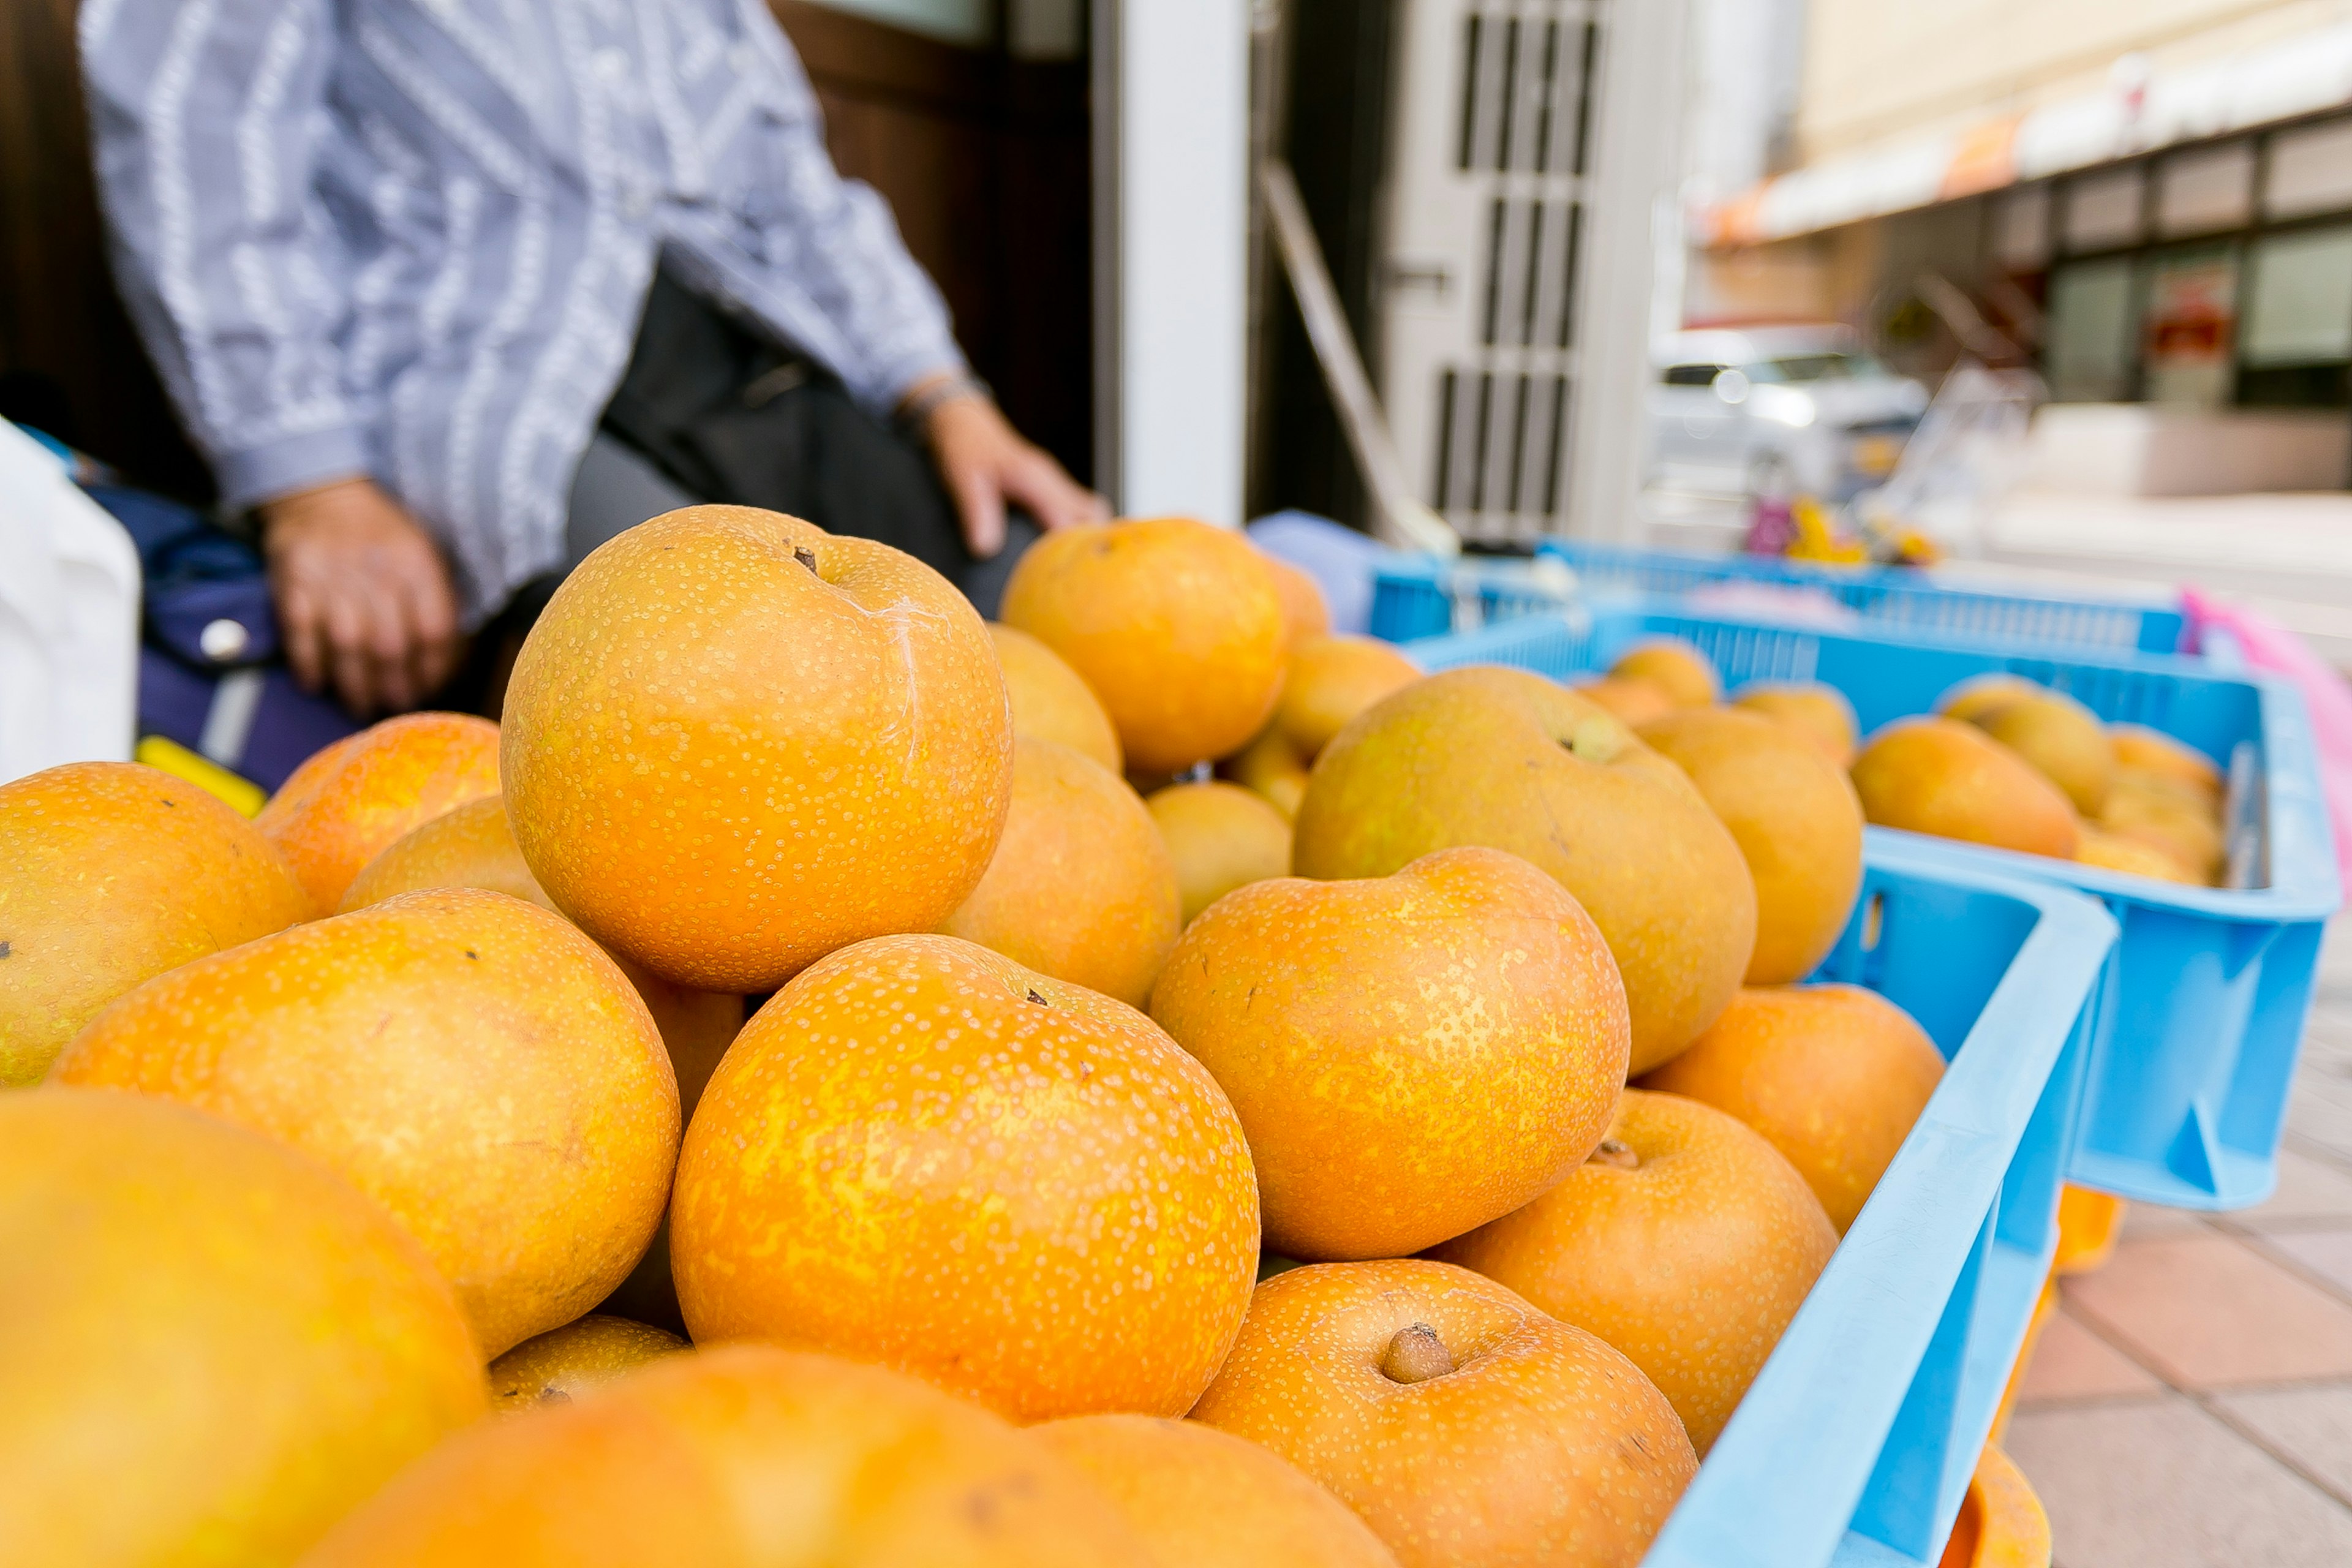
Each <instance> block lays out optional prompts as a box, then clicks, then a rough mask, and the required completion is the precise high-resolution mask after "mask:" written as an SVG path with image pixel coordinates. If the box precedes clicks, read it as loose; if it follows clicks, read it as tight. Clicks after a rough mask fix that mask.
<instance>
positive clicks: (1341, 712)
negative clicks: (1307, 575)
mask: <svg viewBox="0 0 2352 1568" xmlns="http://www.w3.org/2000/svg"><path fill="white" fill-rule="evenodd" d="M1419 679H1421V670H1420V668H1419V667H1418V666H1416V665H1415V664H1414V663H1413V662H1412V660H1411V659H1409V658H1406V657H1405V656H1404V655H1403V654H1402V653H1399V652H1398V651H1397V650H1396V649H1395V647H1392V646H1391V645H1390V644H1388V643H1384V642H1381V641H1379V640H1378V639H1376V638H1373V637H1310V638H1307V640H1305V641H1303V642H1301V643H1299V644H1298V645H1297V646H1296V647H1293V648H1292V649H1291V650H1290V670H1289V675H1288V678H1287V679H1286V680H1285V681H1284V683H1283V688H1282V700H1281V701H1280V702H1279V703H1277V704H1276V707H1275V710H1274V722H1275V724H1276V727H1278V728H1279V729H1280V730H1281V731H1282V732H1283V733H1284V734H1285V735H1286V736H1288V737H1289V738H1290V743H1291V745H1292V746H1293V747H1295V748H1296V749H1297V752H1298V754H1299V756H1300V757H1302V758H1304V759H1305V760H1306V761H1307V763H1309V764H1310V765H1311V764H1312V763H1314V761H1315V759H1316V758H1317V757H1318V756H1321V755H1322V754H1323V748H1324V747H1326V746H1328V745H1329V744H1330V743H1331V737H1332V736H1334V735H1337V734H1338V733H1339V731H1341V730H1343V729H1345V728H1346V727H1347V725H1348V722H1349V721H1350V720H1352V719H1353V718H1355V716H1356V715H1357V714H1359V713H1361V712H1362V711H1363V710H1365V709H1367V708H1370V706H1371V705H1372V704H1373V703H1375V702H1378V701H1379V700H1381V698H1383V697H1386V696H1387V695H1388V694H1389V693H1390V692H1391V691H1394V690H1396V689H1398V688H1399V687H1401V686H1410V685H1412V683H1413V682H1414V681H1416V680H1419Z"/></svg>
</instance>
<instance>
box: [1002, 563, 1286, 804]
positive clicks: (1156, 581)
mask: <svg viewBox="0 0 2352 1568" xmlns="http://www.w3.org/2000/svg"><path fill="white" fill-rule="evenodd" d="M1003 614H1004V620H1005V624H1006V625H1008V626H1018V627H1019V628H1020V629H1021V630H1023V631H1024V632H1027V633H1029V634H1030V635H1031V636H1033V637H1036V638H1038V639H1039V640H1040V641H1042V642H1044V643H1045V646H1046V647H1050V648H1052V649H1053V650H1054V651H1055V653H1057V654H1060V655H1061V656H1062V658H1064V659H1066V660H1067V661H1068V663H1069V665H1070V667H1071V668H1074V669H1076V671H1077V672H1078V674H1079V675H1081V676H1082V677H1084V678H1085V679H1086V683H1087V685H1088V686H1089V687H1092V688H1093V689H1094V691H1095V694H1096V695H1097V696H1098V697H1100V698H1101V699H1102V702H1103V707H1104V708H1105V709H1106V710H1108V712H1109V714H1110V721H1111V724H1112V726H1113V727H1114V728H1115V729H1117V730H1118V739H1119V745H1120V747H1121V748H1122V750H1123V751H1124V752H1125V753H1126V756H1127V764H1128V767H1129V769H1130V770H1134V771H1139V772H1144V773H1154V772H1160V773H1177V772H1180V771H1181V770H1182V769H1185V768H1188V767H1191V766H1192V764H1193V763H1199V762H1204V761H1209V760H1212V759H1214V758H1217V757H1222V756H1224V755H1226V754H1227V753H1229V752H1234V751H1237V750H1239V749H1240V748H1241V747H1242V746H1243V745H1244V744H1245V743H1246V742H1248V740H1249V738H1250V737H1251V736H1252V735H1255V734H1256V733H1257V731H1258V729H1259V727H1260V726H1261V725H1263V724H1264V723H1265V720H1266V716H1267V715H1268V714H1269V713H1271V712H1273V711H1274V704H1275V699H1276V697H1278V696H1280V695H1281V690H1282V676H1283V663H1284V654H1285V652H1286V649H1287V647H1288V646H1289V627H1288V626H1287V624H1286V621H1285V618H1284V614H1283V601H1282V594H1281V590H1280V588H1279V587H1278V586H1277V585H1276V582H1275V575H1274V570H1273V568H1272V566H1271V565H1270V564H1269V563H1268V557H1266V556H1265V555H1264V554H1263V553H1261V552H1258V551H1257V550H1256V549H1255V548H1253V547H1252V546H1251V545H1250V543H1249V542H1247V541H1246V540H1244V539H1243V538H1242V536H1241V535H1240V534H1238V533H1235V532H1234V531H1230V530H1227V529H1221V528H1213V527H1212V526H1210V525H1209V524H1208V523H1205V522H1198V521H1193V520H1192V519H1190V518H1181V517H1162V518H1150V519H1145V520H1141V521H1120V522H1108V523H1087V524H1081V525H1079V526H1077V527H1075V528H1063V529H1056V530H1055V531H1053V532H1052V533H1049V534H1047V535H1046V536H1045V538H1043V539H1041V540H1039V541H1038V542H1036V543H1035V544H1034V545H1032V546H1031V547H1030V548H1029V550H1028V552H1026V553H1025V554H1024V555H1023V556H1022V557H1021V563H1020V564H1019V565H1018V566H1015V567H1014V568H1013V579H1012V581H1011V582H1009V583H1007V584H1005V588H1004V610H1003Z"/></svg>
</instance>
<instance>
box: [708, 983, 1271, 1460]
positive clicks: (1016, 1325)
mask: <svg viewBox="0 0 2352 1568" xmlns="http://www.w3.org/2000/svg"><path fill="white" fill-rule="evenodd" d="M1257 1250H1258V1205H1257V1183H1256V1179H1255V1176H1254V1175H1253V1173H1252V1172H1251V1168H1250V1155H1249V1147H1248V1144H1247V1143H1246V1142H1245V1141H1244V1138H1243V1135H1242V1127H1241V1123H1240V1121H1238V1120H1237V1119H1236V1118H1235V1117H1234V1111H1233V1107H1232V1106H1231V1105H1230V1104H1228V1103H1227V1102H1226V1100H1225V1097H1224V1095H1223V1093H1222V1092H1221V1091H1220V1090H1219V1089H1218V1088H1217V1086H1216V1083H1215V1082H1214V1080H1213V1079H1211V1078H1210V1077H1209V1074H1208V1072H1207V1070H1206V1069H1204V1068H1202V1066H1201V1064H1200V1063H1198V1062H1196V1061H1194V1060H1193V1059H1192V1058H1190V1057H1188V1056H1186V1055H1185V1054H1184V1053H1183V1051H1181V1049H1179V1048H1178V1047H1177V1046H1176V1043H1175V1042H1174V1041H1172V1040H1171V1039H1170V1038H1169V1037H1167V1036H1166V1035H1164V1034H1162V1033H1161V1032H1160V1029H1159V1028H1158V1027H1157V1026H1154V1025H1153V1024H1152V1022H1151V1021H1150V1019H1149V1018H1146V1017H1145V1016H1143V1015H1141V1014H1140V1013H1138V1012H1136V1011H1135V1010H1134V1009H1132V1008H1130V1007H1128V1006H1125V1005H1122V1004H1120V1003H1118V1002H1114V1001H1112V1000H1111V999H1110V998H1108V997H1107V996H1101V995H1097V994H1095V993H1094V992H1091V991H1087V990H1086V989H1084V988H1083V987H1080V986H1076V985H1072V984H1066V983H1065V982H1062V981H1059V980H1055V979H1052V978H1050V977H1048V976H1045V975H1043V974H1038V973H1033V972H1032V971H1030V970H1026V969H1024V968H1022V967H1021V966H1020V965H1019V964H1017V963H1013V961H1012V960H1011V959H1008V958H1004V957H1002V956H1000V955H998V954H996V953H993V952H989V951H988V950H987V949H985V948H982V947H976V946H974V945H972V944H971V943H970V942H961V941H958V940H957V939H955V938H953V937H945V936H900V937H879V938H877V939H875V940H874V941H872V942H862V943H860V944H858V945H857V946H856V947H853V948H848V949H845V950H844V951H842V952H837V953H835V954H834V955H833V956H831V957H830V958H827V959H825V960H824V962H822V963H818V964H816V965H814V966H813V967H812V968H810V969H809V970H808V971H806V972H805V973H803V974H802V975H801V976H800V977H799V978H797V979H796V980H794V981H793V983H792V984H789V985H787V986H785V987H784V989H783V990H782V991H780V992H778V993H777V994H776V995H775V996H774V997H773V998H772V1000H770V1002H769V1003H768V1005H766V1006H764V1007H762V1008H761V1009H760V1012H759V1014H758V1016H755V1017H753V1018H752V1020H751V1023H749V1024H747V1025H745V1026H744V1028H743V1033H742V1034H741V1036H740V1037H738V1038H737V1040H736V1042H735V1045H734V1047H733V1048H732V1049H731V1050H730V1051H729V1052H728V1053H727V1059H726V1060H725V1061H723V1062H721V1063H720V1064H719V1071H718V1073H717V1075H716V1076H714V1077H713V1078H712V1079H711V1080H710V1087H709V1089H706V1090H705V1091H704V1093H703V1097H702V1106H701V1108H700V1110H698V1111H697V1112H696V1113H695V1118H694V1124H693V1125H692V1126H691V1127H690V1128H688V1133H687V1141H686V1150H685V1152H684V1154H683V1155H682V1156H681V1157H680V1159H679V1162H678V1173H677V1190H676V1194H675V1195H674V1197H673V1199H672V1203H671V1208H670V1267H671V1269H672V1271H673V1272H674V1273H675V1275H676V1277H677V1294H678V1300H679V1303H680V1305H681V1306H683V1307H684V1309H685V1311H686V1321H687V1324H688V1328H689V1329H690V1330H691V1331H692V1334H693V1337H694V1340H695V1342H697V1343H698V1344H707V1343H709V1342H712V1341H714V1340H736V1339H767V1340H774V1341H777V1342H782V1343H787V1344H793V1345H800V1346H805V1347H808V1348H811V1349H817V1350H828V1351H832V1352H836V1353H838V1354H842V1355H846V1356H851V1357H853V1358H855V1359H857V1360H860V1361H870V1362H877V1363H882V1364H884V1365H887V1366H895V1367H898V1368H899V1369H901V1370H903V1371H907V1372H911V1373H915V1374H917V1375H918V1376H921V1377H925V1378H928V1379H929V1380H931V1381H932V1382H934V1383H937V1384H940V1386H942V1387H945V1388H948V1389H950V1390H951V1391H953V1392H956V1393H959V1394H966V1395H969V1396H970V1397H971V1398H974V1399H977V1400H979V1401H980V1402H981V1403H982V1404H984V1405H988V1406H990V1407H991V1408H992V1409H994V1410H997V1411H999V1412H1001V1413H1003V1415H1008V1416H1010V1417H1012V1418H1013V1419H1014V1420H1020V1421H1038V1420H1044V1419H1046V1418H1048V1417H1051V1416H1056V1415H1086V1414H1092V1413H1095V1412H1098V1411H1110V1410H1128V1411H1138V1412H1142V1413H1145V1414H1150V1415H1181V1414H1182V1413H1183V1412H1184V1411H1185V1410H1186V1409H1188V1408H1190V1407H1191V1405H1192V1401H1193V1400H1194V1399H1196V1398H1198V1397H1199V1396H1200V1393H1201V1390H1202V1389H1203V1388H1205V1387H1207V1386H1208V1382H1209V1379H1210V1377H1211V1376H1212V1375H1213V1373H1215V1371H1216V1369H1217V1366H1218V1364H1219V1363H1221V1362H1223V1360H1224V1356H1225V1352H1226V1350H1227V1349H1228V1348H1229V1347H1230V1346H1231V1345H1232V1343H1233V1340H1234V1333H1235V1332H1236V1331H1238V1330H1239V1328H1240V1325H1241V1317H1242V1312H1243V1310H1244V1308H1245V1307H1246V1305H1247V1303H1248V1300H1249V1291H1250V1283H1251V1280H1252V1279H1254V1278H1255V1274H1256V1270H1257Z"/></svg>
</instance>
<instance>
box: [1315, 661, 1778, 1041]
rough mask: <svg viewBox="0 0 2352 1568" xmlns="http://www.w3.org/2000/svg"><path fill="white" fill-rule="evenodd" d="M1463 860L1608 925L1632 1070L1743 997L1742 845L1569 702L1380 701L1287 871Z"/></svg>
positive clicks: (1442, 691)
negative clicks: (1499, 861)
mask: <svg viewBox="0 0 2352 1568" xmlns="http://www.w3.org/2000/svg"><path fill="white" fill-rule="evenodd" d="M1460 844H1483V845H1487V846H1490V847H1494V848H1496V849H1507V850H1508V851H1510V852H1511V853H1512V854H1515V855H1518V856H1520V857H1522V858H1526V859H1528V860H1529V861H1532V862H1533V863H1534V864H1535V865H1537V866H1538V867H1539V868H1542V869H1543V870H1545V871H1548V872H1549V873H1550V874H1551V875H1552V877H1554V878H1555V879H1558V881H1559V884H1560V885H1561V886H1562V887H1564V888H1566V889H1568V890H1569V891H1570V893H1571V894H1573V895H1574V896H1575V898H1576V900H1577V902H1579V903H1580V904H1582V905H1583V906H1584V910H1585V912H1586V913H1588V914H1590V915H1591V917H1592V919H1593V922H1594V923H1595V924H1597V925H1598V926H1600V928H1601V935H1602V936H1604V937H1606V938H1607V939H1608V941H1609V950H1610V952H1612V954H1613V955H1614V956H1615V958H1616V960H1617V967H1618V970H1619V972H1620V973H1622V976H1623V978H1624V982H1625V1001H1626V1005H1627V1007H1628V1009H1629V1010H1630V1012H1631V1015H1632V1019H1633V1071H1635V1072H1640V1071H1642V1070H1643V1069H1644V1068H1649V1067H1651V1066H1653V1065H1654V1064H1655V1063H1658V1062H1661V1061H1664V1059H1665V1058H1668V1057H1670V1056H1672V1055H1673V1054H1674V1053H1675V1052H1676V1051H1678V1050H1680V1049H1682V1048H1683V1047H1684V1046H1685V1045H1687V1044H1689V1043H1690V1041H1691V1040H1692V1039H1693V1038H1694V1037H1696V1036H1697V1034H1698V1032H1699V1031H1700V1030H1701V1029H1703V1028H1705V1027H1706V1026H1707V1025H1708V1024H1709V1023H1710V1022H1712V1021H1713V1020H1714V1018H1715V1016H1716V1015H1717V1013H1719V1012H1721V1011H1722V1010H1723V1007H1724V1005H1725V1004H1726V1003H1727V1002H1729V1001H1730V999H1731V994H1732V993H1733V992H1735V991H1737V990H1738V988H1739V979H1740V976H1741V974H1743V973H1745V972H1746V970H1747V968H1748V957H1749V955H1750V954H1751V953H1752V952H1754V951H1755V948H1756V885H1755V882H1754V880H1753V879H1751V878H1750V877H1749V875H1748V863H1747V861H1746V860H1745V859H1743V858H1741V857H1740V853H1739V846H1738V842H1737V841H1735V840H1734V839H1733V837H1731V833H1730V830H1729V829H1727V828H1726V827H1725V826H1723V824H1722V823H1721V822H1719V821H1718V820H1717V818H1716V816H1715V813H1714V812H1713V811H1711V810H1709V809H1708V807H1707V805H1706V800H1705V799H1703V798H1702V797H1701V796H1700V795H1699V793H1698V790H1697V788H1696V786H1695V785H1693V784H1692V783H1691V781H1690V779H1689V777H1688V776H1687V775H1685V773H1683V771H1682V770H1681V769H1680V768H1677V767H1676V766H1675V764H1674V763H1670V762H1668V761H1667V760H1666V759H1665V758H1664V757H1662V756H1660V755H1659V754H1658V753H1657V752H1654V751H1652V750H1651V749H1650V748H1649V747H1647V746H1645V745H1643V744H1642V742H1640V741H1639V740H1638V739H1636V738H1635V737H1634V734H1633V731H1632V730H1630V729H1628V728H1627V727H1626V726H1625V725H1624V723H1623V722H1622V721H1620V720H1618V719H1617V718H1616V717H1615V716H1614V715H1613V714H1612V713H1610V712H1609V711H1608V710H1606V709H1603V708H1601V707H1600V706H1599V705H1597V704H1595V703H1593V702H1591V701H1589V700H1586V699H1585V698H1583V697H1580V696H1579V695H1578V694H1577V693H1575V692H1573V691H1570V690H1569V689H1566V688H1564V687H1560V686H1558V685H1555V684H1554V683H1553V682H1551V681H1549V680H1546V679H1543V678H1542V677H1541V676H1538V675H1530V674H1528V672H1526V671H1525V670H1517V669H1501V668H1494V667H1491V666H1489V667H1483V668H1467V669H1450V670H1446V671H1444V673H1443V674H1439V675H1433V676H1431V677H1430V678H1428V679H1425V680H1418V681H1415V682H1414V683H1413V684H1412V685H1411V686H1408V687H1405V688H1404V689H1402V690H1400V691H1396V692H1394V693H1391V695H1390V696H1388V697H1386V698H1384V699H1382V700H1381V701H1380V702H1379V703H1378V704H1377V705H1375V706H1374V707H1372V708H1371V709H1370V710H1368V711H1366V712H1365V713H1364V714H1363V715H1362V717H1360V718H1359V719H1358V720H1357V721H1355V722H1354V723H1352V724H1350V725H1349V726H1348V728H1347V730H1346V731H1344V732H1343V733H1342V734H1341V735H1340V736H1339V739H1337V740H1336V741H1334V742H1332V743H1331V745H1330V747H1329V748H1328V750H1326V751H1325V752H1324V753H1323V755H1322V756H1321V757H1320V758H1318V760H1317V762H1316V764H1315V773H1314V776H1313V778H1312V779H1311V780H1310V781H1309V783H1308V784H1307V796H1306V799H1305V800H1304V801H1303V802H1302V803H1301V804H1300V805H1299V809H1298V820H1297V825H1296V832H1295V837H1294V838H1293V840H1292V844H1291V866H1292V868H1293V869H1294V870H1296V871H1297V873H1298V874H1299V875H1300V876H1302V877H1316V878H1323V879H1335V878H1348V877H1384V876H1386V875H1388V874H1389V873H1390V872H1391V871H1394V870H1397V869H1398V868H1402V866H1404V865H1405V864H1406V863H1407V862H1409V861H1412V860H1413V859H1416V858H1419V857H1421V856H1423V855H1426V854H1428V853H1429V852H1430V851H1432V850H1433V849H1444V848H1448V847H1453V846H1454V845H1460Z"/></svg>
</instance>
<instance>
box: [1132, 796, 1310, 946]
mask: <svg viewBox="0 0 2352 1568" xmlns="http://www.w3.org/2000/svg"><path fill="white" fill-rule="evenodd" d="M1143 804H1144V805H1146V806H1148V807H1150V811H1151V820H1152V822H1153V824H1154V825H1155V826H1158V827H1159V829H1160V837H1161V838H1162V839H1164V840H1166V841H1167V845H1168V854H1169V857H1170V858H1171V859H1172V860H1173V861H1174V862H1175V866H1176V886H1177V888H1178V889H1179V890H1180V891H1181V893H1182V894H1183V900H1184V909H1183V923H1184V924H1186V925H1191V924H1192V918H1193V917H1194V916H1195V915H1198V914H1199V913H1200V912H1201V911H1202V910H1205V909H1207V908H1208V907H1209V906H1210V905H1211V904H1213V903H1215V902H1216V901H1217V900H1219V899H1222V898H1223V897H1224V896H1225V895H1226V894H1227V893H1230V892H1232V891H1233V890H1234V889H1235V888H1242V887H1247V886H1248V885H1249V884H1250V883H1252V882H1263V881H1265V879H1267V878H1269V877H1286V876H1288V875H1289V874H1290V823H1289V821H1288V820H1287V819H1286V818H1285V817H1284V816H1283V815H1282V813H1280V812H1278V811H1276V810H1275V808H1274V807H1273V806H1272V805H1268V804H1267V803H1266V801H1265V798H1264V797H1263V796H1261V795H1256V794H1255V793H1253V792H1252V791H1249V790H1245V789H1244V788H1242V787H1241V786H1240V785H1238V784H1223V783H1220V782H1218V781H1217V780H1214V779H1211V780H1208V781H1206V782H1204V783H1202V784H1170V785H1169V786H1168V787H1167V788H1166V789H1163V790H1160V791H1159V792H1157V793H1156V794H1154V795H1152V796H1151V798H1150V800H1147V801H1145V802H1144V803H1143Z"/></svg>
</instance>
